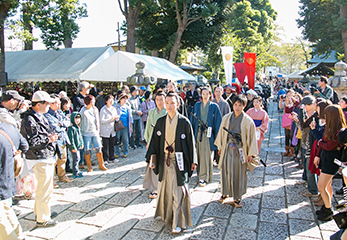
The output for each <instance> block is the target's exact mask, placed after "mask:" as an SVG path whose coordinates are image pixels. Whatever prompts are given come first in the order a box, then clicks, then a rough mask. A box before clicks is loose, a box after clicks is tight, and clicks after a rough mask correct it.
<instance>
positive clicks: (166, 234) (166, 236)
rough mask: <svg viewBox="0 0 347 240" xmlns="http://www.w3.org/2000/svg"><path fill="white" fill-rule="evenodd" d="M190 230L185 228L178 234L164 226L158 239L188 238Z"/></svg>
mask: <svg viewBox="0 0 347 240" xmlns="http://www.w3.org/2000/svg"><path fill="white" fill-rule="evenodd" d="M191 235H192V231H191V230H185V231H183V232H181V233H179V234H173V233H172V232H171V228H169V227H166V228H164V230H163V231H162V232H161V233H160V235H159V237H158V240H171V239H175V240H188V239H191V238H190V237H191Z"/></svg>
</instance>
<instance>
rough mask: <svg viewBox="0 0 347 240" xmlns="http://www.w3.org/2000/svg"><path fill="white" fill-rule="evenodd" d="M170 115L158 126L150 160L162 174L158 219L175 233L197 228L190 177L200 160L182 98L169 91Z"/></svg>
mask: <svg viewBox="0 0 347 240" xmlns="http://www.w3.org/2000/svg"><path fill="white" fill-rule="evenodd" d="M165 106H166V110H167V115H166V116H163V117H161V118H159V119H158V121H157V124H156V125H155V127H154V131H153V135H152V139H151V142H150V144H149V147H148V150H147V154H146V159H147V160H148V161H150V166H151V168H152V169H153V170H154V173H155V174H159V175H158V181H159V185H158V199H157V207H156V212H155V216H154V217H155V218H156V217H158V216H160V217H161V219H162V220H163V221H164V222H165V224H166V225H169V224H172V232H173V233H179V232H181V230H182V229H185V228H186V227H187V226H189V227H193V224H192V216H191V211H190V193H189V185H188V183H189V178H190V177H191V176H192V173H193V171H194V170H195V169H196V164H197V159H196V152H195V141H194V136H193V130H192V127H191V125H190V122H189V120H188V118H186V117H184V116H182V115H181V114H179V113H178V112H177V108H178V107H179V98H178V95H177V94H176V93H173V92H169V93H168V94H167V96H166V98H165Z"/></svg>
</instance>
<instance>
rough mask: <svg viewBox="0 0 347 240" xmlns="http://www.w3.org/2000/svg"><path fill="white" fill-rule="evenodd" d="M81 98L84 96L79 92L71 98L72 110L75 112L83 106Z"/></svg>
mask: <svg viewBox="0 0 347 240" xmlns="http://www.w3.org/2000/svg"><path fill="white" fill-rule="evenodd" d="M83 99H84V96H83V95H82V94H81V93H79V94H77V95H76V96H75V97H74V98H73V100H72V105H73V110H74V111H75V112H79V111H81V109H82V108H83V107H84V106H85V104H84V100H83Z"/></svg>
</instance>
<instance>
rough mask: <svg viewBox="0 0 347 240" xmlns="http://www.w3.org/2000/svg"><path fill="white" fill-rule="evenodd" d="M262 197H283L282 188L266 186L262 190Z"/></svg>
mask: <svg viewBox="0 0 347 240" xmlns="http://www.w3.org/2000/svg"><path fill="white" fill-rule="evenodd" d="M263 196H276V197H281V196H284V186H276V185H267V186H264V188H263Z"/></svg>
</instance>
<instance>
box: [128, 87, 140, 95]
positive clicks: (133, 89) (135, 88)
mask: <svg viewBox="0 0 347 240" xmlns="http://www.w3.org/2000/svg"><path fill="white" fill-rule="evenodd" d="M129 90H130V93H132V92H133V91H135V90H138V89H137V87H135V86H132V87H130V89H129Z"/></svg>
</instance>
